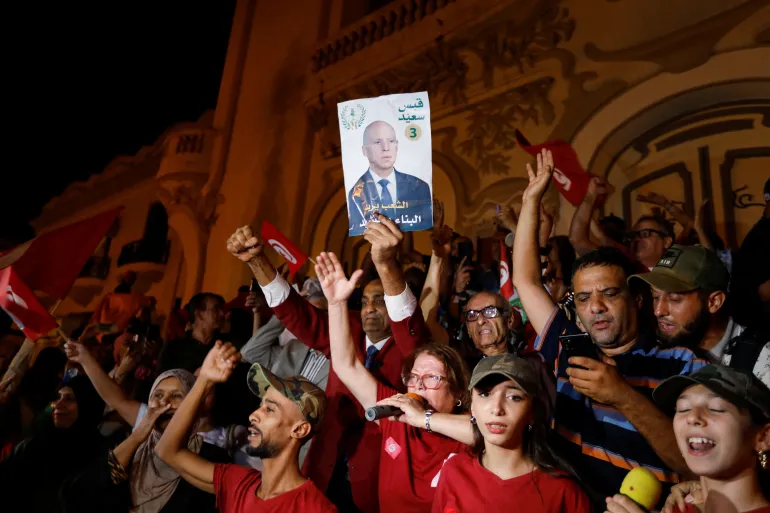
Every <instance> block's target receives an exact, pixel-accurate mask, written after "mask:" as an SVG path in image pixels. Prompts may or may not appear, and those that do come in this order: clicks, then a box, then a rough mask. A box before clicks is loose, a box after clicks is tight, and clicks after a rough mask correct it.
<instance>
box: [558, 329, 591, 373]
mask: <svg viewBox="0 0 770 513" xmlns="http://www.w3.org/2000/svg"><path fill="white" fill-rule="evenodd" d="M559 343H560V344H561V347H562V351H564V353H565V354H566V355H567V358H568V359H569V358H572V357H573V356H581V357H583V358H590V359H592V360H597V361H601V360H600V359H599V353H598V352H597V350H596V346H595V345H594V343H593V342H592V341H591V335H589V334H588V333H578V334H576V335H559ZM574 367H579V368H581V369H582V368H583V367H580V366H579V365H574Z"/></svg>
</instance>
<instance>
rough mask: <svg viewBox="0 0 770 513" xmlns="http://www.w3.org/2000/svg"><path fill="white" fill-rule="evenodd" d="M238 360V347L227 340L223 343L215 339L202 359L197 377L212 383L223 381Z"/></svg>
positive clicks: (239, 354) (228, 376) (227, 377)
mask: <svg viewBox="0 0 770 513" xmlns="http://www.w3.org/2000/svg"><path fill="white" fill-rule="evenodd" d="M240 360H241V353H239V352H238V349H236V348H235V347H233V345H232V344H230V343H229V342H228V343H226V344H223V343H222V341H221V340H217V341H216V343H215V344H214V347H212V348H211V350H210V351H209V354H207V355H206V359H205V360H203V365H202V366H201V369H200V374H199V377H200V378H203V379H207V380H209V381H212V382H214V383H224V382H225V381H227V380H228V379H229V378H230V375H231V374H232V373H233V369H235V366H236V365H237V364H238V362H239V361H240Z"/></svg>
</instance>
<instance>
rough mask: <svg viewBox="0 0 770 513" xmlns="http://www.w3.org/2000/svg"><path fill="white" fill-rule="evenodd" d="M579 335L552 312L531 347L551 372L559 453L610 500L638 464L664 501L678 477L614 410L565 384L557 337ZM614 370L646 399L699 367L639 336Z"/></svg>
mask: <svg viewBox="0 0 770 513" xmlns="http://www.w3.org/2000/svg"><path fill="white" fill-rule="evenodd" d="M578 333H580V330H579V329H578V327H577V326H576V325H575V324H574V323H573V322H571V321H569V320H568V319H567V317H566V315H565V314H564V311H563V310H561V309H559V308H555V309H554V313H553V314H552V315H551V318H550V319H549V321H548V323H547V324H546V326H545V329H544V330H543V333H542V334H541V335H542V336H541V338H540V341H539V342H538V343H537V344H536V346H535V349H536V350H537V351H539V352H540V354H541V356H542V357H543V358H544V359H545V360H546V362H547V364H549V365H552V366H553V368H554V369H555V371H556V378H557V383H556V389H557V395H556V410H555V415H554V428H555V430H556V432H557V433H559V435H561V436H560V437H556V439H557V443H558V445H559V449H561V451H562V454H563V455H564V456H565V457H566V458H567V460H568V461H569V462H570V463H571V464H572V465H573V466H574V467H575V470H576V471H577V473H578V475H579V476H580V477H581V478H583V479H584V480H585V481H586V482H587V483H588V484H589V485H591V486H592V487H593V488H594V489H595V490H596V491H597V492H599V493H601V494H603V495H605V496H612V495H614V494H615V493H617V491H618V490H619V489H620V484H621V482H622V481H623V478H624V477H625V476H626V474H627V473H628V471H629V470H630V469H632V468H634V467H638V466H643V467H646V468H647V469H649V470H650V471H652V472H653V473H654V474H655V475H656V476H657V477H658V479H660V480H661V482H663V485H664V491H663V493H662V494H661V497H662V498H663V499H664V500H665V498H666V497H667V496H668V490H669V489H670V487H671V485H672V484H673V483H677V482H679V476H678V474H676V473H675V472H673V471H672V470H671V469H669V468H668V467H667V466H666V464H665V463H663V461H662V460H661V459H660V457H659V456H658V455H657V454H656V453H655V451H654V450H653V448H652V447H651V446H650V444H649V443H647V441H646V440H645V439H644V437H643V436H642V435H641V434H640V433H639V432H638V431H637V430H636V428H635V427H634V426H633V425H632V424H631V422H630V421H629V420H628V419H627V418H626V417H625V415H623V414H622V413H621V412H620V411H619V410H617V409H616V408H614V407H612V406H607V405H604V404H600V403H597V402H596V401H593V400H592V399H590V398H588V397H586V396H584V395H582V394H580V393H579V392H577V391H576V390H575V389H574V388H572V385H571V384H570V382H569V379H568V378H569V376H567V373H566V370H567V367H568V366H569V364H568V362H567V355H566V354H561V344H560V343H559V336H560V335H574V334H578ZM614 360H615V362H616V364H617V369H618V371H619V372H620V374H621V375H622V376H623V378H624V379H625V380H626V382H627V383H629V384H630V385H631V386H633V388H634V389H635V390H636V391H637V392H639V393H641V394H642V395H644V396H645V397H647V398H648V399H650V401H652V391H653V390H654V389H655V387H656V386H658V384H660V383H661V382H662V381H663V380H664V379H666V378H668V377H670V376H674V375H676V374H689V373H691V372H693V371H695V370H697V369H699V368H701V367H703V366H705V365H707V364H708V362H707V361H705V360H702V359H699V358H698V357H697V356H696V355H695V353H694V352H693V351H691V350H690V349H687V348H684V347H665V348H664V347H662V346H661V345H659V343H658V341H657V340H656V338H655V337H654V336H652V335H645V334H640V335H639V338H638V340H637V342H636V344H635V345H634V346H633V347H632V348H631V349H630V350H628V351H626V352H625V353H623V354H620V355H617V356H615V357H614Z"/></svg>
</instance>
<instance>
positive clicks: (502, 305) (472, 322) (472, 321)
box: [465, 292, 512, 356]
mask: <svg viewBox="0 0 770 513" xmlns="http://www.w3.org/2000/svg"><path fill="white" fill-rule="evenodd" d="M510 313H511V306H510V305H509V304H508V301H506V300H505V298H503V296H501V295H500V294H495V293H493V292H479V293H478V294H476V295H474V296H473V297H471V298H470V299H469V300H468V303H467V304H466V305H465V326H466V327H467V329H468V334H469V335H470V337H471V340H473V345H474V346H476V349H478V350H479V352H480V353H481V354H482V355H484V356H496V355H500V354H505V353H509V352H511V350H512V347H511V344H510V342H511V338H510V329H509V326H510V324H511V323H510V322H509V321H510Z"/></svg>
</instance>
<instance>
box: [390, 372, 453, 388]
mask: <svg viewBox="0 0 770 513" xmlns="http://www.w3.org/2000/svg"><path fill="white" fill-rule="evenodd" d="M443 379H444V376H438V375H436V374H424V375H422V376H418V375H417V374H410V375H409V376H402V377H401V381H402V382H403V383H404V385H405V386H408V387H416V386H417V383H418V382H421V383H422V386H424V387H425V388H427V389H428V390H436V389H437V388H438V387H440V386H441V381H442V380H443Z"/></svg>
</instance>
